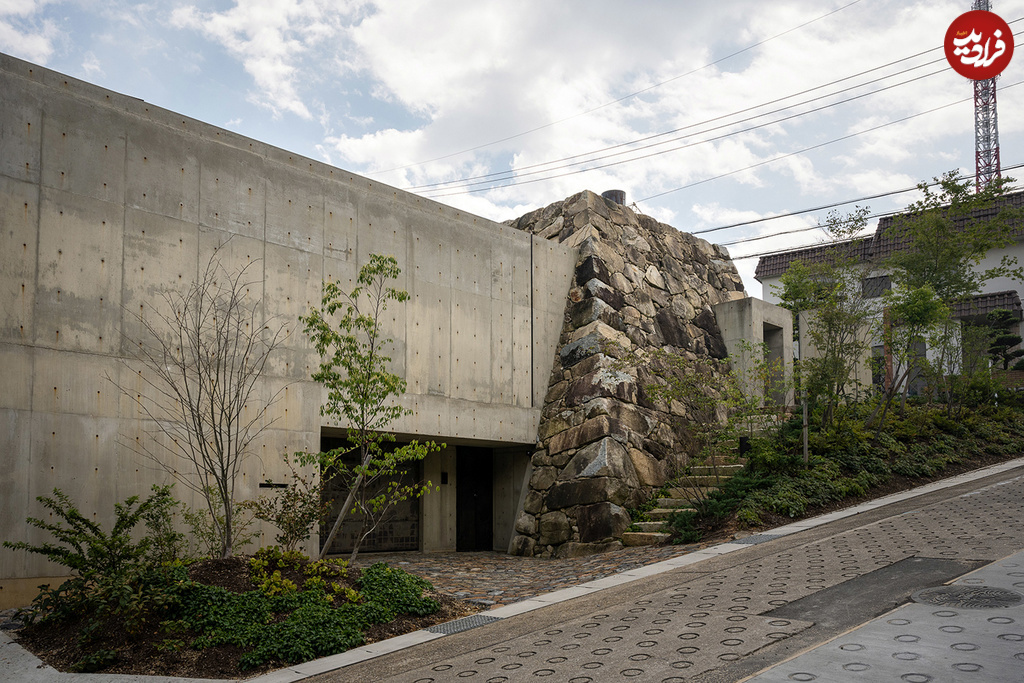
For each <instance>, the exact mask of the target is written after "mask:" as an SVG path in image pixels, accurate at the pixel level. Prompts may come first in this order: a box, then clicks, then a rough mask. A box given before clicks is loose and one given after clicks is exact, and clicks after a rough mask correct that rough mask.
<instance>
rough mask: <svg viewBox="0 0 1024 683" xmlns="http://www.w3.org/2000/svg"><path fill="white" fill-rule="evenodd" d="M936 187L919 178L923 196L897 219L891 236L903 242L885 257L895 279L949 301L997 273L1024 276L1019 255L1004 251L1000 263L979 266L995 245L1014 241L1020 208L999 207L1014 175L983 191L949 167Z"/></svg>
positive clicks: (972, 290) (980, 286)
mask: <svg viewBox="0 0 1024 683" xmlns="http://www.w3.org/2000/svg"><path fill="white" fill-rule="evenodd" d="M934 180H935V183H936V185H937V188H936V189H933V188H932V187H931V186H930V185H929V184H928V183H920V184H918V186H917V187H918V189H919V190H921V192H922V194H923V195H924V197H923V198H922V199H921V200H919V201H917V202H914V203H913V204H911V205H910V206H909V207H907V210H906V211H905V212H904V213H903V214H901V215H900V216H899V217H897V218H896V219H895V220H894V222H893V227H892V235H891V236H890V239H892V240H893V241H895V242H897V243H901V244H903V245H904V248H902V249H897V250H895V251H894V252H893V253H892V254H891V255H890V256H889V257H888V258H887V259H886V260H885V263H884V266H885V268H886V269H887V270H888V271H889V272H890V273H891V274H892V279H893V283H894V285H895V284H897V283H898V284H899V285H900V286H902V287H903V288H904V289H906V290H907V291H912V290H915V289H917V288H920V287H929V288H930V289H931V290H932V292H933V293H934V294H935V296H936V297H938V299H939V300H940V301H941V302H943V303H944V304H946V305H947V306H950V305H952V304H954V303H957V302H959V301H964V300H966V299H967V298H969V297H971V296H973V295H975V294H977V293H979V292H981V291H982V289H983V287H984V285H985V283H986V282H988V281H989V280H991V279H993V278H996V277H1013V278H1015V279H1017V280H1021V279H1024V273H1022V270H1021V268H1020V266H1019V265H1018V264H1017V259H1016V258H1014V257H1011V256H1004V257H1003V258H1002V259H1001V260H1000V263H999V265H998V266H995V267H992V268H988V269H985V270H980V269H979V268H978V266H979V265H980V264H981V261H982V259H984V258H985V255H986V254H987V253H988V252H989V251H990V250H992V249H998V248H1003V247H1007V246H1009V245H1011V244H1013V243H1014V239H1015V235H1014V232H1015V229H1016V228H1017V227H1019V226H1020V224H1021V220H1022V218H1024V216H1022V212H1021V210H1020V209H1013V208H1010V207H1008V206H1001V207H998V208H997V205H998V200H999V199H1000V198H1001V197H1003V196H1004V195H1006V193H1007V188H1008V185H1009V183H1011V182H1013V178H1001V179H997V180H996V181H994V182H992V183H990V184H989V185H988V186H987V187H986V188H985V189H984V190H982V191H981V192H977V193H976V192H975V191H974V183H973V181H972V180H971V179H968V178H965V179H963V180H961V179H959V178H958V173H957V171H949V172H948V173H946V174H944V175H943V176H942V177H941V178H935V179H934Z"/></svg>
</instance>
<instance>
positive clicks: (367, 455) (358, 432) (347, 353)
mask: <svg viewBox="0 0 1024 683" xmlns="http://www.w3.org/2000/svg"><path fill="white" fill-rule="evenodd" d="M400 273H401V270H400V269H399V267H398V261H396V260H395V258H394V257H391V256H381V255H379V254H371V255H370V260H369V262H368V263H366V264H365V265H363V267H362V268H360V269H359V277H358V283H359V284H358V286H357V287H356V288H355V289H353V290H352V292H351V293H349V294H345V293H344V292H343V291H342V290H341V288H340V287H339V286H338V284H337V283H334V282H325V283H324V285H323V297H322V300H321V305H320V308H312V309H310V311H309V313H308V315H305V316H302V317H300V320H301V321H302V322H303V324H305V326H306V327H305V331H306V335H307V336H308V337H309V338H310V340H311V341H312V342H313V346H314V347H315V348H316V350H317V352H318V353H319V354H320V357H321V362H320V369H319V370H318V371H317V372H315V373H313V379H315V380H316V381H318V382H320V383H321V384H323V385H324V386H325V387H326V388H327V401H326V403H325V404H324V405H323V406H322V407H321V408H320V413H321V414H322V415H325V416H328V415H329V416H332V417H336V418H340V419H342V420H344V421H345V422H346V423H347V425H348V441H349V443H350V444H351V445H352V447H351V449H336V450H334V451H330V452H329V453H324V454H321V458H320V464H321V467H322V468H323V469H325V470H326V469H328V468H335V469H336V470H337V471H339V473H340V474H341V476H347V477H348V478H349V479H350V481H351V483H350V484H349V486H348V496H347V498H346V500H345V503H344V504H343V505H342V507H341V511H340V513H339V515H338V519H337V520H336V521H335V523H334V526H333V527H332V528H331V531H330V533H328V535H327V538H326V539H325V540H324V542H323V548H322V549H321V551H320V558H321V559H323V558H324V557H325V556H326V555H327V552H328V550H329V549H330V547H331V543H332V542H333V541H334V537H335V536H336V535H337V533H338V529H340V528H341V524H342V522H344V520H345V518H346V517H347V516H348V515H349V514H353V513H354V514H359V513H362V515H363V516H362V520H363V521H362V527H361V529H360V532H359V534H358V535H357V537H356V543H355V547H354V549H353V551H352V558H353V559H354V558H355V556H356V554H357V553H358V552H359V545H360V543H362V541H363V539H365V538H366V537H367V536H368V535H369V534H370V533H371V532H372V531H373V529H374V528H376V527H377V526H378V525H379V524H380V523H381V521H382V520H383V519H384V517H385V515H386V514H387V512H388V511H389V510H391V509H392V508H393V507H394V505H395V504H396V503H398V502H400V501H402V500H406V499H408V498H410V497H412V498H418V497H419V496H422V495H423V494H424V493H426V492H427V490H428V489H429V487H430V482H426V483H425V484H415V485H403V484H400V483H397V482H396V481H395V479H396V477H397V476H398V472H399V470H400V469H401V468H402V467H403V466H404V465H406V464H411V463H415V462H417V461H419V460H422V459H423V458H425V457H426V456H427V454H428V453H431V452H434V451H437V450H440V449H441V448H443V447H444V444H442V445H440V446H438V445H437V444H435V443H434V442H432V441H429V442H426V443H422V444H421V443H418V442H415V441H413V442H412V443H409V444H406V445H403V446H400V447H397V448H386V447H385V446H384V444H386V443H390V442H394V440H395V437H394V435H393V434H391V433H389V432H387V431H385V430H386V429H387V427H388V426H389V425H390V424H391V423H393V422H394V421H395V420H397V419H398V418H400V417H402V416H403V415H409V414H411V413H412V411H411V410H409V409H407V408H403V407H402V406H401V405H399V404H398V403H397V400H396V399H398V397H400V396H401V395H402V394H403V393H405V386H406V385H405V380H404V379H402V378H401V377H399V376H398V375H396V374H394V373H392V372H390V371H389V370H388V363H390V362H391V358H390V357H388V356H387V355H385V348H386V347H387V346H388V345H389V344H390V343H391V341H392V340H391V339H390V338H388V337H386V336H385V335H384V332H383V330H382V329H381V321H382V319H383V315H384V312H385V311H386V310H387V307H388V303H389V302H392V301H393V302H396V303H403V302H405V301H407V300H408V299H409V294H408V292H406V291H404V290H400V289H395V288H394V287H392V286H390V284H389V283H390V282H391V281H392V280H395V279H397V278H398V276H399V274H400ZM339 312H340V317H336V316H337V314H339ZM335 319H336V320H337V326H335V324H334V323H333V321H334V320H335ZM349 451H354V452H355V453H356V455H357V457H358V464H357V465H355V467H352V468H347V467H346V466H345V465H344V463H343V462H342V456H343V455H344V454H345V453H347V452H349ZM382 485H383V490H382V489H381V486H382Z"/></svg>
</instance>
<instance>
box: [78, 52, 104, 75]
mask: <svg viewBox="0 0 1024 683" xmlns="http://www.w3.org/2000/svg"><path fill="white" fill-rule="evenodd" d="M82 71H84V72H85V75H86V76H88V77H89V78H96V77H97V76H102V75H103V67H102V66H100V60H99V59H98V58H97V57H96V55H95V54H93V53H92V52H86V53H85V57H84V59H83V60H82Z"/></svg>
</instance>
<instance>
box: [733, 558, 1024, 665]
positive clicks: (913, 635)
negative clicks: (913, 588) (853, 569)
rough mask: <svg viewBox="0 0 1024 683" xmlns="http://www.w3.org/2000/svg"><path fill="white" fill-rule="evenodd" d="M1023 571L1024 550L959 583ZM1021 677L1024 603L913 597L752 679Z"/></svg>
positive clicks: (991, 581) (998, 579)
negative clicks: (947, 603) (939, 603)
mask: <svg viewBox="0 0 1024 683" xmlns="http://www.w3.org/2000/svg"><path fill="white" fill-rule="evenodd" d="M1022 570H1024V552H1020V553H1017V554H1016V555H1014V556H1012V557H1010V558H1007V559H1006V560H1004V561H1001V562H996V563H994V564H991V565H989V566H987V567H984V568H982V569H980V570H978V571H976V572H973V573H972V574H970V575H969V576H967V577H964V578H962V579H959V580H957V581H956V582H954V584H953V585H954V586H975V587H982V586H985V587H989V588H995V587H998V586H1000V585H1003V586H1005V585H1007V584H1008V583H1009V584H1010V585H1012V584H1013V583H1016V582H1019V581H1020V580H1021V574H1022ZM1003 590H1006V589H1003ZM1020 680H1024V604H1019V605H1016V606H1012V607H1005V606H1004V607H994V606H980V605H979V606H976V607H960V608H955V609H954V608H949V607H936V606H934V605H926V604H916V603H911V604H907V605H904V606H902V607H900V608H899V609H897V610H896V611H894V612H892V613H890V614H887V615H885V616H883V617H881V618H879V619H876V620H874V621H872V622H869V623H868V624H865V625H864V626H861V627H860V628H858V629H856V630H854V631H851V632H850V633H847V634H845V635H843V636H841V637H840V638H837V639H836V640H834V641H832V642H830V643H826V644H825V645H821V646H819V647H817V648H814V649H813V650H811V651H810V652H807V653H804V654H802V655H800V656H798V657H796V658H794V659H792V660H790V661H788V662H784V663H783V664H780V665H778V666H775V667H773V668H771V669H769V670H768V671H765V672H762V673H760V674H758V675H757V676H755V677H753V678H751V679H749V682H750V683H775V682H782V681H785V682H786V683H789V682H790V681H901V682H906V683H945V682H950V683H953V682H960V681H978V682H979V683H981V682H985V683H988V682H990V681H1007V682H1009V681H1020Z"/></svg>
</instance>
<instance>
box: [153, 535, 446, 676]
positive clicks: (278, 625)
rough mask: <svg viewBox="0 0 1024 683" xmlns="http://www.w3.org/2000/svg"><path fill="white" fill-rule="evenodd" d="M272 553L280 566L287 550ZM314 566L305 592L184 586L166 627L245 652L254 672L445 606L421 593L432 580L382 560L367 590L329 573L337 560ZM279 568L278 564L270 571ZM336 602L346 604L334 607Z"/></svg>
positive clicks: (336, 648)
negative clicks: (405, 616)
mask: <svg viewBox="0 0 1024 683" xmlns="http://www.w3.org/2000/svg"><path fill="white" fill-rule="evenodd" d="M266 550H267V552H265V553H264V556H265V557H267V558H271V562H275V563H276V562H277V561H278V559H283V558H285V557H287V555H288V554H287V553H281V552H280V549H266ZM285 561H288V560H285ZM310 564H317V565H318V568H317V569H315V570H313V571H312V572H311V573H312V574H314V575H313V576H311V577H310V578H309V579H306V581H305V584H304V586H303V589H302V590H301V591H291V592H288V593H274V594H268V593H267V592H266V591H263V590H255V591H249V592H248V593H243V594H235V593H229V592H228V591H225V590H223V589H220V588H214V587H211V586H204V585H202V584H197V583H189V584H188V585H187V586H185V587H184V588H183V596H182V600H181V602H180V605H181V607H180V609H179V611H178V614H177V617H178V618H177V619H176V620H175V621H168V622H166V623H165V625H164V626H165V629H166V630H168V632H172V631H182V630H190V631H192V632H193V633H196V634H197V636H196V637H195V638H194V639H193V641H192V642H191V643H190V646H191V647H194V648H197V649H202V648H206V647H212V646H218V645H235V646H238V647H240V648H243V649H246V650H248V652H246V654H244V655H243V656H242V657H241V659H240V660H239V666H240V667H241V668H242V669H251V668H253V667H256V666H260V665H261V664H264V663H266V662H270V661H283V662H286V663H296V662H303V661H307V660H309V659H313V658H316V657H324V656H327V655H331V654H336V653H338V652H344V651H345V650H347V649H350V648H352V647H356V646H358V645H361V644H362V642H363V635H362V634H363V632H364V631H365V630H366V629H368V628H369V627H371V626H373V625H374V624H379V623H385V622H387V621H391V620H392V619H394V618H395V616H396V615H398V614H414V615H417V616H423V615H426V614H432V613H433V612H435V611H437V609H438V608H439V607H440V606H439V605H438V604H437V602H436V601H434V600H431V599H429V598H423V597H422V592H423V590H424V589H426V588H430V584H429V583H428V582H426V581H424V580H423V579H420V578H417V577H415V576H412V575H411V574H408V573H406V572H404V571H402V570H401V569H397V568H392V567H388V566H387V565H385V564H383V563H377V564H375V565H373V566H372V567H370V568H368V569H367V570H365V571H364V572H363V576H362V578H361V581H360V585H361V587H362V589H363V594H362V595H360V593H359V592H357V591H355V590H353V589H351V588H349V587H347V586H342V585H340V584H337V583H335V584H333V585H332V584H328V582H326V581H325V580H324V579H323V578H322V576H324V575H330V574H331V573H333V571H334V570H332V569H331V565H332V563H325V564H323V565H320V564H318V563H310ZM274 566H276V564H269V563H268V564H267V567H271V568H272V567H274ZM307 566H308V565H307ZM264 569H266V567H265V568H264ZM338 569H340V570H344V569H345V568H344V567H338ZM279 571H280V570H279V569H273V570H272V573H271V574H270V575H269V576H273V572H279ZM326 586H329V587H330V591H328V590H326V589H325V588H326ZM332 592H333V593H337V594H338V595H337V596H335V595H332ZM337 599H341V600H344V602H342V603H341V604H340V605H338V606H334V605H335V604H336V600H337ZM282 616H284V618H282Z"/></svg>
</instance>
